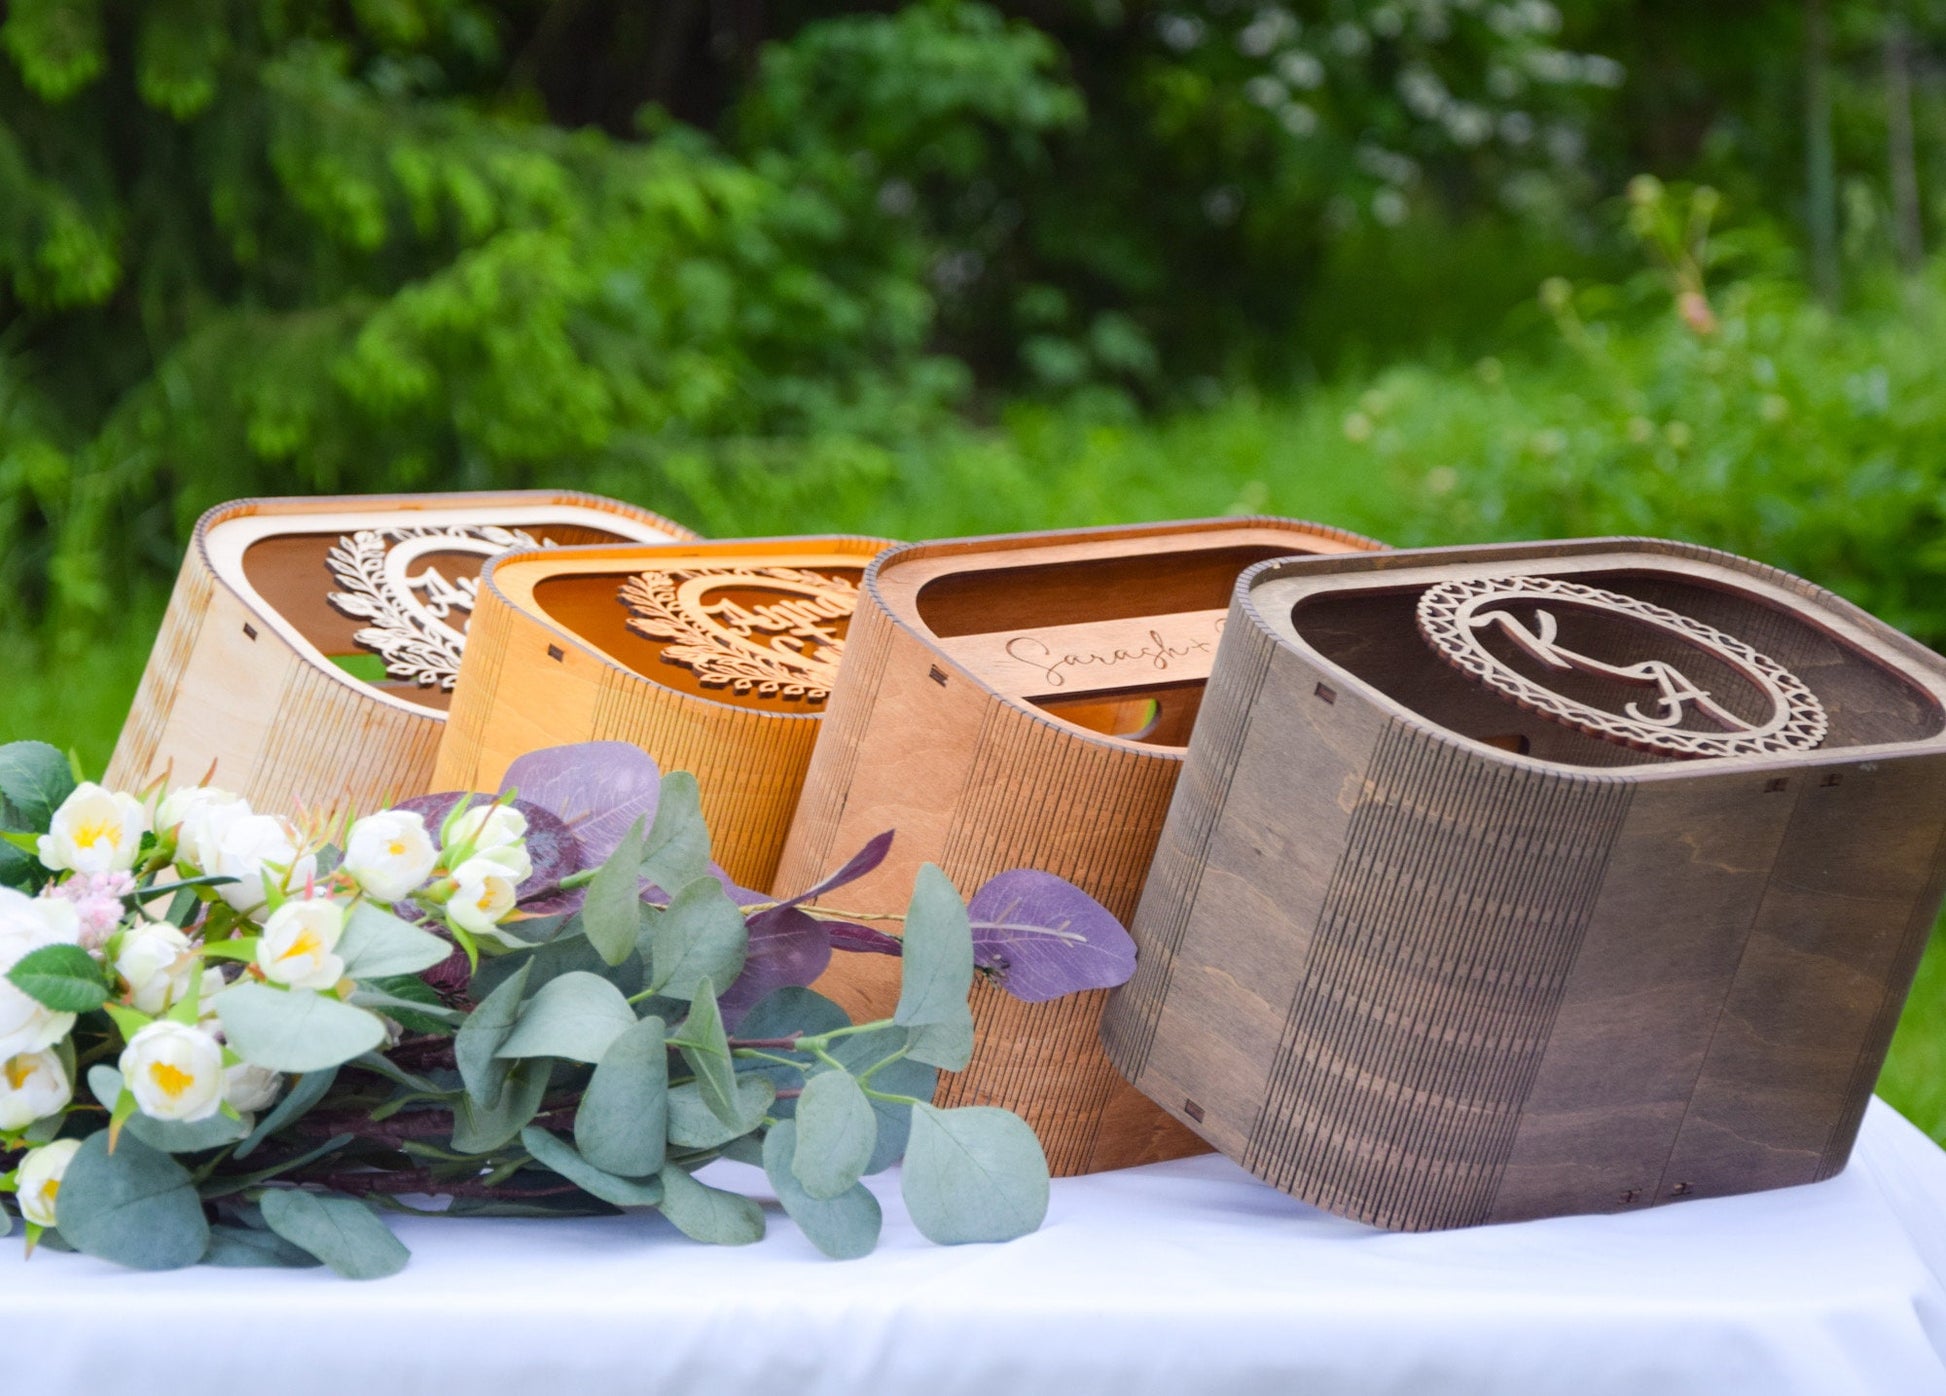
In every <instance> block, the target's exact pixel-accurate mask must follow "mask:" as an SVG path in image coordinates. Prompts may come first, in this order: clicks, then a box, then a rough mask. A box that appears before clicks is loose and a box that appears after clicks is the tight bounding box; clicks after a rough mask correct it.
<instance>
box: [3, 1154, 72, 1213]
mask: <svg viewBox="0 0 1946 1396" xmlns="http://www.w3.org/2000/svg"><path fill="white" fill-rule="evenodd" d="M80 1152H81V1141H80V1140H79V1139H57V1140H55V1141H54V1142H53V1143H52V1144H43V1145H41V1147H40V1148H38V1149H35V1150H33V1151H32V1152H30V1153H29V1154H28V1155H27V1157H26V1158H24V1159H22V1160H21V1161H20V1174H19V1176H18V1177H17V1178H16V1179H15V1182H16V1183H17V1185H18V1186H19V1189H20V1193H19V1199H20V1215H21V1216H23V1217H25V1218H26V1219H27V1220H28V1221H29V1222H31V1223H32V1224H33V1225H35V1226H53V1225H55V1220H54V1211H55V1209H54V1200H55V1198H56V1197H58V1196H59V1195H60V1192H61V1180H62V1179H63V1178H65V1177H67V1174H68V1165H69V1164H70V1163H73V1162H74V1156H75V1155H76V1154H78V1153H80Z"/></svg>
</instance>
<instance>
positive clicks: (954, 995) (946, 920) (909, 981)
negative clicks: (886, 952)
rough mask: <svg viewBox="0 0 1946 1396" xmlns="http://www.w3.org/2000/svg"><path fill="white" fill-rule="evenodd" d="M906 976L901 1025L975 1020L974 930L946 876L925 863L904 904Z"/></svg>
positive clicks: (901, 995) (901, 990)
mask: <svg viewBox="0 0 1946 1396" xmlns="http://www.w3.org/2000/svg"><path fill="white" fill-rule="evenodd" d="M902 973H903V976H904V977H903V979H902V980H901V982H900V985H899V1006H898V1009H897V1011H896V1012H894V1013H893V1015H892V1021H893V1022H895V1023H897V1024H898V1025H899V1026H900V1027H902V1028H912V1027H924V1026H927V1025H930V1024H933V1023H958V1022H960V1021H961V1020H965V1021H967V1022H969V1023H970V1022H971V1021H972V1013H971V1011H970V1010H969V1009H968V1008H967V1006H966V996H967V995H968V994H970V993H971V992H972V991H973V931H972V928H971V927H970V925H969V924H968V922H967V919H966V903H965V902H963V901H961V900H960V895H959V893H958V892H956V891H954V890H953V884H952V883H951V882H950V881H948V880H947V877H946V874H945V873H943V872H941V871H940V870H939V869H938V868H936V867H934V866H933V865H932V864H931V863H926V864H924V865H923V866H921V867H920V869H919V875H918V877H917V878H916V879H914V881H913V884H912V901H911V902H910V904H908V906H907V908H906V919H905V951H904V968H903V971H902Z"/></svg>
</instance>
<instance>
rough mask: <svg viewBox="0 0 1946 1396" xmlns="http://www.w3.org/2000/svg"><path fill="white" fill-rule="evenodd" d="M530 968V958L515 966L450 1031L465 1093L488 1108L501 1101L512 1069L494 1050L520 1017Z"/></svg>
mask: <svg viewBox="0 0 1946 1396" xmlns="http://www.w3.org/2000/svg"><path fill="white" fill-rule="evenodd" d="M533 968H534V964H533V961H531V960H529V961H528V962H527V963H526V964H524V965H522V966H521V967H520V968H519V969H517V970H515V971H514V973H513V976H512V977H511V978H510V979H507V980H505V981H503V982H502V983H501V985H500V987H499V988H497V989H495V990H494V991H493V992H492V993H490V994H488V995H487V996H486V1001H485V1002H484V1003H482V1004H480V1006H479V1007H477V1008H475V1009H474V1010H473V1011H472V1012H471V1013H469V1014H467V1015H466V1021H465V1022H463V1023H461V1024H460V1025H459V1031H458V1032H457V1033H455V1034H454V1035H453V1059H454V1060H455V1061H456V1062H457V1063H458V1064H459V1076H460V1080H462V1081H464V1082H465V1083H466V1093H467V1095H469V1096H470V1097H472V1099H473V1100H474V1101H475V1102H476V1103H478V1104H479V1105H481V1106H483V1107H484V1108H486V1109H488V1110H491V1109H492V1108H493V1107H494V1106H495V1105H498V1104H499V1103H500V1090H501V1087H503V1086H504V1085H506V1082H507V1072H508V1071H510V1070H511V1069H512V1068H511V1067H509V1066H508V1064H507V1063H506V1062H505V1061H503V1060H502V1059H501V1058H499V1057H497V1056H495V1055H494V1054H495V1053H496V1052H498V1051H499V1050H500V1049H501V1047H503V1046H505V1045H506V1041H507V1034H509V1033H511V1032H512V1031H513V1029H514V1023H515V1021H516V1020H518V1019H519V1017H520V1000H521V996H522V995H523V994H525V993H526V992H527V976H528V975H529V974H530V973H532V972H533Z"/></svg>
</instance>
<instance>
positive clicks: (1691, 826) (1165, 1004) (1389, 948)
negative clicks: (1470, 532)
mask: <svg viewBox="0 0 1946 1396" xmlns="http://www.w3.org/2000/svg"><path fill="white" fill-rule="evenodd" d="M1943 703H1946V661H1942V660H1941V658H1940V657H1939V656H1938V655H1935V654H1933V653H1932V652H1931V651H1929V650H1927V649H1925V648H1923V647H1921V646H1920V645H1918V644H1916V643H1914V642H1913V641H1912V640H1909V639H1907V638H1906V637H1905V636H1903V635H1901V634H1899V633H1898V632H1896V631H1894V630H1892V629H1890V628H1889V627H1887V626H1885V625H1882V624H1880V623H1879V622H1878V621H1876V620H1874V619H1873V618H1872V617H1871V616H1869V615H1867V614H1866V613H1865V612H1863V611H1861V610H1859V609H1858V608H1857V607H1856V606H1853V605H1851V604H1849V603H1847V602H1845V601H1842V600H1840V599H1839V598H1837V597H1836V596H1833V595H1832V594H1831V593H1829V592H1826V591H1823V590H1820V589H1819V588H1817V587H1815V586H1812V585H1811V584H1809V583H1807V582H1804V581H1800V580H1799V579H1797V578H1795V577H1792V576H1789V575H1787V574H1785V573H1782V572H1778V571H1775V570H1773V569H1771V568H1768V567H1764V566H1760V565H1759V564H1756V563H1753V562H1747V561H1744V560H1743V559H1741V558H1737V557H1732V556H1729V555H1727V554H1724V553H1717V552H1711V551H1708V550H1706V549H1703V548H1697V547H1692V546H1688V545H1685V544H1679V543H1665V542H1656V541H1652V540H1643V539H1599V540H1590V541H1579V542H1570V543H1543V544H1520V545H1514V546H1506V547H1483V548H1456V549H1442V550H1436V551H1428V552H1402V553H1393V554H1389V555H1386V556H1383V557H1371V558H1364V557H1359V558H1328V559H1320V560H1316V561H1288V562H1275V563H1269V564H1266V565H1264V566H1260V567H1256V568H1253V569H1251V570H1250V571H1249V572H1248V573H1246V574H1245V575H1244V576H1243V578H1242V579H1241V580H1240V581H1239V583H1238V585H1237V591H1236V599H1235V601H1234V602H1233V604H1232V606H1231V608H1230V621H1229V625H1228V627H1227V628H1226V630H1225V632H1224V636H1223V643H1222V648H1221V651H1220V652H1219V654H1218V656H1217V661H1216V670H1215V674H1214V676H1213V677H1212V679H1211V682H1210V686H1209V692H1208V696H1207V697H1206V698H1205V700H1204V703H1203V714H1202V719H1201V721H1200V722H1199V724H1198V725H1197V728H1196V734H1195V737H1194V738H1193V739H1192V740H1191V742H1190V746H1189V755H1188V760H1187V762H1186V764H1185V767H1184V771H1183V778H1182V781H1181V782H1180V784H1179V785H1178V787H1177V791H1176V798H1175V801H1174V803H1173V805H1172V806H1171V808H1170V811H1169V819H1168V824H1167V826H1166V828H1165V829H1164V832H1163V835H1162V842H1161V846H1160V848H1159V850H1158V852H1157V855H1156V860H1155V865H1154V868H1153V870H1152V872H1151V873H1150V876H1149V882H1148V887H1147V889H1146V891H1145V893H1144V895H1143V899H1142V905H1141V909H1140V911H1139V912H1138V913H1137V915H1136V918H1135V923H1134V926H1133V930H1134V933H1135V937H1136V941H1137V944H1138V946H1139V949H1140V957H1139V960H1138V966H1137V970H1136V975H1135V978H1134V979H1133V980H1131V981H1130V982H1129V983H1128V984H1127V985H1125V986H1123V987H1122V988H1121V989H1119V990H1117V991H1116V992H1115V995H1114V997H1113V1000H1112V1002H1111V1004H1110V1007H1109V1010H1108V1012H1107V1014H1106V1016H1105V1018H1104V1022H1103V1039H1104V1041H1105V1043H1106V1045H1107V1048H1108V1053H1109V1056H1110V1058H1111V1059H1112V1060H1113V1061H1114V1062H1115V1064H1116V1065H1117V1066H1119V1067H1120V1068H1121V1069H1122V1071H1123V1072H1125V1073H1126V1074H1127V1075H1128V1077H1129V1078H1130V1079H1131V1080H1133V1081H1134V1082H1135V1083H1136V1084H1137V1085H1138V1086H1140V1087H1141V1088H1142V1090H1143V1091H1145V1092H1146V1093H1147V1094H1148V1095H1150V1096H1151V1097H1153V1098H1154V1099H1155V1100H1157V1101H1158V1102H1160V1103H1161V1104H1162V1105H1163V1106H1164V1107H1165V1108H1166V1109H1167V1110H1168V1111H1169V1112H1170V1113H1171V1114H1172V1115H1174V1116H1175V1117H1176V1118H1177V1119H1178V1120H1180V1121H1182V1122H1183V1123H1185V1124H1187V1125H1189V1126H1190V1127H1191V1128H1192V1129H1194V1130H1196V1131H1197V1132H1198V1133H1199V1134H1201V1135H1202V1136H1203V1137H1204V1138H1205V1139H1207V1140H1209V1141H1210V1142H1211V1143H1213V1144H1215V1145H1216V1146H1217V1147H1218V1148H1219V1149H1221V1150H1222V1151H1223V1152H1225V1153H1226V1154H1228V1155H1230V1157H1232V1158H1234V1159H1235V1160H1237V1161H1238V1162H1239V1163H1241V1164H1242V1165H1243V1166H1244V1167H1246V1168H1248V1169H1250V1170H1251V1171H1252V1172H1254V1173H1256V1174H1257V1175H1258V1176H1259V1177H1261V1178H1263V1179H1264V1180H1265V1181H1267V1182H1270V1183H1273V1184H1275V1185H1276V1186H1278V1187H1280V1188H1283V1189H1284V1190H1285V1191H1287V1192H1290V1193H1292V1194H1294V1195H1296V1196H1297V1197H1300V1198H1303V1199H1305V1200H1307V1201H1310V1202H1313V1203H1316V1204H1317V1205H1319V1206H1321V1207H1325V1208H1328V1209H1330V1210H1331V1211H1334V1212H1338V1213H1340V1214H1342V1215H1345V1216H1349V1217H1356V1218H1359V1219H1361V1220H1364V1221H1368V1222H1372V1223H1375V1224H1377V1225H1380V1226H1385V1227H1393V1228H1400V1229H1410V1230H1418V1229H1428V1228H1437V1227H1451V1226H1466V1225H1472V1224H1475V1223H1481V1222H1498V1221H1511V1220H1516V1219H1520V1218H1527V1217H1541V1216H1551V1215H1556V1214H1561V1213H1570V1212H1614V1211H1623V1210H1627V1209H1631V1208H1637V1207H1647V1206H1652V1205H1655V1204H1657V1203H1662V1202H1669V1201H1673V1200H1676V1199H1679V1198H1690V1197H1710V1196H1720V1195H1723V1194H1728V1193H1739V1192H1748V1191H1752V1190H1755V1189H1759V1188H1772V1187H1782V1186H1787V1185H1790V1184H1795V1183H1809V1182H1813V1181H1815V1180H1817V1179H1820V1178H1828V1177H1830V1176H1831V1175H1832V1174H1834V1173H1837V1172H1838V1171H1839V1170H1840V1169H1842V1168H1843V1167H1844V1166H1845V1161H1846V1159H1847V1157H1848V1156H1849V1153H1850V1150H1851V1145H1852V1141H1853V1139H1854V1137H1855V1136H1856V1135H1857V1132H1858V1126H1859V1121H1860V1119H1861V1117H1862V1115H1863V1113H1864V1110H1865V1105H1866V1102H1867V1099H1868V1098H1869V1097H1870V1095H1871V1091H1872V1085H1873V1082H1874V1081H1875V1080H1876V1079H1877V1077H1878V1072H1879V1067H1880V1065H1881V1063H1882V1062H1883V1060H1884V1057H1885V1051H1886V1046H1887V1044H1888V1042H1889V1041H1890V1039H1891V1035H1892V1030H1893V1026H1894V1024H1895V1023H1896V1022H1897V1019H1898V1016H1899V1009H1900V1006H1901V1004H1902V1002H1903V1000H1904V998H1905V995H1906V992H1907V990H1908V988H1909V987H1910V985H1911V981H1912V975H1913V971H1914V969H1915V967H1916V965H1917V962H1918V958H1919V955H1920V952H1921V950H1922V948H1923V947H1924V945H1925V942H1926V937H1927V934H1928V932H1929V931H1930V930H1931V928H1932V924H1933V919H1934V916H1935V914H1936V913H1937V911H1938V909H1939V903H1940V896H1941V891H1942V886H1946V881H1943V880H1942V879H1943V878H1946V861H1942V853H1943V852H1946V730H1943V729H1946V718H1943V717H1942V713H1943V712H1946V708H1943V707H1942V704H1943Z"/></svg>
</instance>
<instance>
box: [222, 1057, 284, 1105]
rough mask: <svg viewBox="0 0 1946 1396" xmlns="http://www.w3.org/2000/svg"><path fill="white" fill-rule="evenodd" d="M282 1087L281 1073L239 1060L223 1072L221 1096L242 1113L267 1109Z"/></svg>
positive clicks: (273, 1102)
mask: <svg viewBox="0 0 1946 1396" xmlns="http://www.w3.org/2000/svg"><path fill="white" fill-rule="evenodd" d="M283 1089H284V1077H283V1075H282V1073H280V1072H276V1071H272V1070H271V1069H270V1068H269V1067H266V1066H252V1065H251V1064H250V1063H249V1062H239V1063H237V1064H236V1065H235V1066H233V1067H231V1068H230V1069H229V1070H228V1071H226V1072H224V1073H223V1098H224V1099H225V1100H227V1101H229V1102H230V1106H231V1108H232V1109H234V1110H237V1111H239V1112H241V1113H244V1114H250V1113H254V1112H256V1111H258V1110H268V1109H269V1108H270V1107H271V1106H273V1105H275V1104H276V1103H277V1097H278V1095H279V1094H280V1093H281V1092H282V1091H283Z"/></svg>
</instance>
